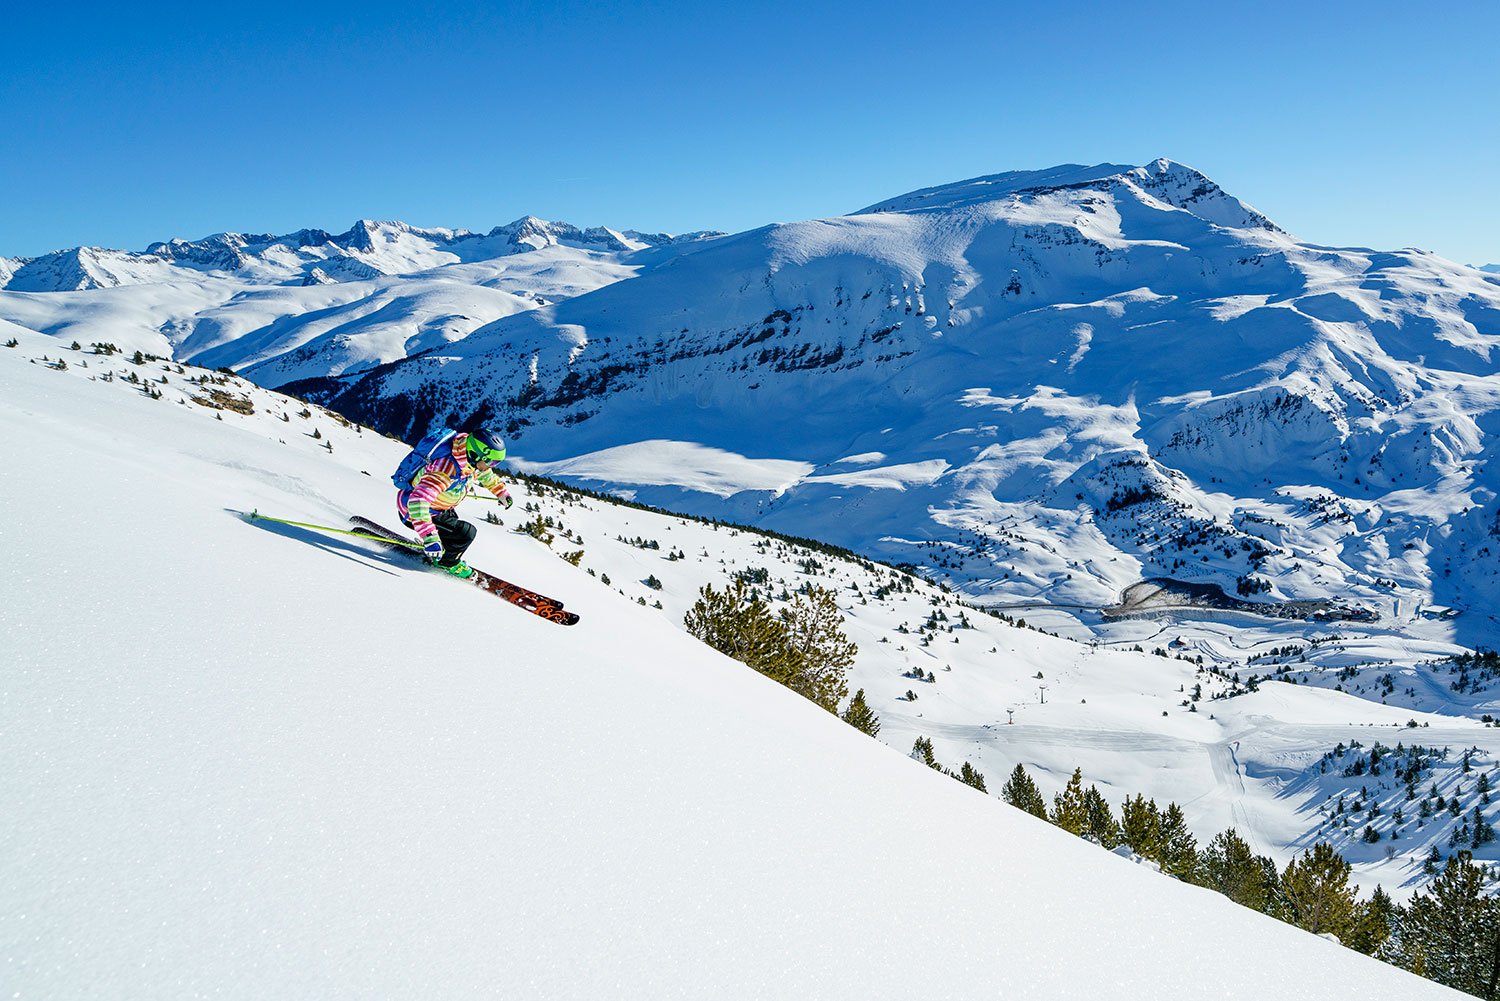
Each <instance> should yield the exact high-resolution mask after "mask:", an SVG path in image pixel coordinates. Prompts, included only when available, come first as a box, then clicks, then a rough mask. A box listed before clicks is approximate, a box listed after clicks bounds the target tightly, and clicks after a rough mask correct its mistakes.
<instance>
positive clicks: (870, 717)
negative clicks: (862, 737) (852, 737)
mask: <svg viewBox="0 0 1500 1001" xmlns="http://www.w3.org/2000/svg"><path fill="white" fill-rule="evenodd" d="M839 718H840V719H842V720H843V721H844V722H845V723H848V724H849V725H850V726H852V727H854V729H856V730H858V731H860V732H861V733H866V734H869V735H870V736H871V737H875V736H878V735H879V734H880V717H879V716H876V715H875V710H873V709H871V708H870V704H869V703H868V702H866V701H865V690H864V689H863V688H861V689H860V690H859V691H857V692H855V693H854V698H852V699H850V700H849V706H848V708H846V709H845V710H844V714H843V715H842V716H841V717H839Z"/></svg>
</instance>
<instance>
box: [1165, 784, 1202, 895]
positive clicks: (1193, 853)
mask: <svg viewBox="0 0 1500 1001" xmlns="http://www.w3.org/2000/svg"><path fill="white" fill-rule="evenodd" d="M1156 861H1157V863H1158V864H1160V865H1161V871H1162V872H1164V873H1166V874H1167V875H1168V876H1176V877H1177V878H1178V879H1182V880H1188V881H1192V880H1195V879H1196V877H1197V874H1198V868H1199V865H1200V859H1199V856H1198V839H1197V838H1195V837H1193V832H1192V831H1189V830H1188V826H1187V818H1186V817H1184V816H1183V814H1182V807H1180V806H1178V805H1177V804H1176V803H1168V804H1167V808H1166V809H1165V810H1163V811H1162V812H1161V855H1160V857H1158V858H1157V859H1156Z"/></svg>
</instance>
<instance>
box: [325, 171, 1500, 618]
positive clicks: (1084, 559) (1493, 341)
mask: <svg viewBox="0 0 1500 1001" xmlns="http://www.w3.org/2000/svg"><path fill="white" fill-rule="evenodd" d="M1497 347H1500V277H1496V276H1490V275H1486V274H1484V273H1482V272H1480V271H1477V270H1475V269H1472V268H1468V267H1464V266H1461V265H1458V264H1455V263H1453V262H1450V261H1447V260H1444V259H1442V258H1439V257H1436V256H1434V255H1432V254H1428V253H1424V252H1422V251H1419V250H1402V251H1395V252H1381V251H1374V250H1366V249H1358V248H1333V247H1325V246H1319V245H1315V244H1310V243H1305V242H1301V241H1299V240H1298V239H1296V238H1294V237H1293V236H1291V235H1289V234H1287V233H1285V232H1284V231H1282V230H1281V229H1279V228H1278V227H1277V226H1275V225H1274V224H1273V223H1272V222H1271V221H1270V220H1268V219H1266V218H1265V217H1264V216H1263V215H1262V214H1260V213H1259V212H1257V211H1255V210H1254V209H1252V208H1250V207H1249V206H1247V205H1246V204H1245V203H1243V202H1242V201H1240V200H1239V199H1237V198H1235V197H1233V196H1232V195H1230V194H1228V193H1227V192H1225V191H1223V190H1222V189H1221V188H1220V187H1219V186H1218V185H1216V184H1215V183H1214V182H1213V181H1212V180H1210V179H1209V178H1207V177H1205V176H1204V175H1203V174H1201V173H1200V172H1198V171H1196V170H1193V169H1191V168H1189V167H1186V166H1184V165H1182V164H1178V163H1174V162H1172V161H1169V160H1158V161H1156V162H1154V163H1151V164H1148V165H1146V166H1144V167H1128V166H1120V165H1114V164H1103V165H1099V166H1096V167H1078V166H1068V167H1060V168H1055V169H1052V170H1048V171H1038V172H1017V173H1010V174H1002V175H996V176H994V177H985V178H978V179H974V180H970V181H965V182H961V183H957V184H950V185H944V186H941V187H935V188H930V189H925V190H923V191H917V192H913V193H911V194H909V195H904V196H901V197H898V198H893V199H888V200H886V201H883V202H881V203H879V204H877V205H873V206H870V207H869V208H867V209H864V210H862V211H860V212H857V213H855V214H853V215H850V216H844V217H839V218H833V219H823V220H815V221H809V222H800V223H792V224H787V225H776V226H768V227H765V228H763V229H758V230H754V231H751V232H747V233H741V234H738V235H735V236H731V237H725V238H721V239H718V240H714V241H711V242H708V243H706V244H702V245H700V246H699V247H697V248H696V252H694V253H691V254H682V255H677V256H674V257H672V258H671V259H668V260H664V261H662V262H660V263H659V264H654V265H652V266H649V267H645V268H643V269H642V270H641V272H640V273H639V274H638V276H637V277H636V278H634V279H633V280H631V281H628V282H617V283H614V284H611V285H608V286H605V287H601V288H599V289H597V290H595V291H593V292H591V293H589V294H586V295H581V296H576V297H573V298H570V299H568V300H566V301H563V302H559V303H556V304H549V305H548V306H545V307H542V308H538V309H535V310H530V311H528V312H526V313H524V314H517V315H512V316H508V317H505V318H503V319H500V320H497V321H495V322H493V323H490V324H488V325H486V326H483V327H481V328H479V329H477V330H476V331H474V332H473V333H472V334H470V336H468V337H467V338H465V339H464V340H463V341H461V342H457V343H455V344H453V345H451V346H446V347H443V348H441V349H435V350H431V351H428V352H426V353H423V354H421V355H418V356H415V357H412V358H410V359H407V360H405V361H403V362H400V363H397V364H393V365H389V366H383V367H380V368H376V369H373V370H371V371H369V372H368V373H364V374H363V375H362V376H361V377H359V378H344V379H339V380H323V381H316V380H314V381H309V382H304V383H300V384H298V385H297V386H296V388H297V390H298V391H300V392H303V393H308V394H311V395H312V396H313V397H315V398H317V399H319V400H321V401H323V402H325V403H328V404H330V405H333V406H335V407H336V408H338V409H341V410H343V411H345V412H348V413H351V414H353V415H357V416H358V417H359V418H360V419H363V420H367V421H370V422H372V423H375V424H377V425H378V426H380V427H381V428H382V429H383V430H386V431H389V432H391V433H395V434H397V435H402V436H411V435H415V434H418V433H420V432H422V431H423V430H425V429H426V428H427V427H429V426H430V425H433V424H439V423H444V422H455V423H462V422H465V421H469V420H482V421H488V422H491V423H498V424H500V425H502V426H505V427H507V428H508V429H509V433H510V435H511V437H512V439H513V444H514V449H513V451H514V452H515V453H516V454H518V455H519V456H521V457H523V459H524V460H525V461H526V462H527V463H529V464H530V465H529V467H528V468H531V469H533V470H535V471H538V472H547V473H550V474H553V475H557V476H561V477H564V478H567V479H570V480H573V481H576V482H580V483H592V484H594V485H596V486H602V487H604V488H607V489H611V490H616V491H621V492H625V493H628V494H629V495H631V496H635V497H637V498H639V499H642V500H647V501H650V502H653V503H658V504H661V505H663V506H667V507H672V508H675V509H680V510H689V511H695V512H699V513H703V514H718V515H727V516H730V517H733V518H736V519H739V520H742V521H752V522H754V523H755V524H759V525H765V526H768V527H772V528H777V529H781V530H784V531H789V532H793V533H795V534H799V535H808V536H813V537H818V538H825V539H828V540H830V541H835V542H839V543H841V544H845V545H849V546H851V547H853V548H856V549H859V550H861V551H863V552H867V553H870V554H872V555H877V556H880V557H882V558H886V559H889V560H892V561H895V562H903V563H911V564H914V565H916V566H918V567H920V568H922V569H923V570H924V571H925V572H927V573H930V574H935V575H938V576H940V577H944V578H946V579H948V580H950V581H951V582H952V583H953V585H954V586H956V587H958V588H960V589H961V590H962V591H963V592H964V593H966V594H968V595H971V596H973V597H974V598H976V599H977V600H981V601H985V602H989V603H996V604H1001V603H1016V602H1030V603H1038V604H1044V605H1049V606H1053V607H1056V608H1074V609H1077V610H1079V611H1078V613H1077V616H1075V617H1081V618H1082V619H1083V620H1085V621H1086V622H1087V623H1089V624H1090V625H1091V627H1097V626H1099V624H1100V623H1101V622H1102V621H1103V619H1102V615H1101V613H1100V610H1101V609H1104V608H1108V607H1112V606H1114V605H1115V604H1116V603H1117V602H1118V601H1119V600H1120V597H1121V594H1122V592H1123V591H1124V590H1125V589H1126V588H1128V587H1130V586H1131V585H1133V584H1136V583H1138V582H1140V581H1142V580H1143V579H1152V578H1171V579H1175V580H1180V581H1185V582H1187V583H1189V584H1206V585H1214V586H1218V587H1220V588H1222V589H1223V590H1225V591H1227V592H1228V593H1229V594H1230V595H1235V594H1236V592H1239V594H1240V595H1241V596H1243V597H1244V598H1245V599H1249V600H1255V601H1259V602H1262V603H1267V604H1274V608H1270V609H1269V610H1270V611H1272V612H1273V613H1274V614H1282V615H1295V616H1298V617H1301V618H1303V619H1307V618H1308V617H1309V616H1313V615H1316V616H1318V617H1320V618H1322V619H1328V618H1333V619H1339V620H1342V621H1345V622H1353V623H1361V622H1368V621H1370V620H1375V621H1377V622H1379V623H1380V624H1381V625H1380V626H1379V627H1378V628H1380V629H1384V630H1387V631H1389V630H1392V629H1394V630H1397V631H1405V632H1411V633H1415V634H1416V635H1422V636H1426V637H1428V638H1432V639H1449V640H1451V639H1454V638H1457V639H1459V640H1460V641H1462V642H1466V643H1470V644H1475V643H1486V644H1490V645H1494V644H1495V643H1496V642H1497V639H1500V636H1497V632H1500V621H1497V620H1496V619H1495V618H1494V617H1493V610H1494V609H1495V607H1496V604H1497V601H1500V580H1497V576H1496V572H1497V562H1496V560H1495V552H1496V551H1497V547H1500V506H1497V503H1496V499H1497V495H1500V482H1497V476H1500V467H1497V466H1496V464H1495V463H1493V462H1492V461H1491V458H1492V456H1493V455H1494V450H1495V441H1496V438H1495V435H1496V434H1497V433H1500V374H1497V372H1500V370H1497V356H1496V354H1495V351H1496V348H1497ZM663 441H667V442H675V443H676V444H675V445H672V446H671V447H670V448H668V447H664V446H663V445H661V442H663ZM1236 600H1239V599H1236ZM1299 602H1300V603H1310V604H1298V603H1299ZM1263 607H1264V606H1263ZM1439 613H1442V614H1439Z"/></svg>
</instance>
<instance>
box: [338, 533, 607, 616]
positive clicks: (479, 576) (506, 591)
mask: <svg viewBox="0 0 1500 1001" xmlns="http://www.w3.org/2000/svg"><path fill="white" fill-rule="evenodd" d="M349 523H350V524H351V525H358V526H359V527H360V528H362V529H364V530H365V531H366V532H368V533H370V534H371V535H379V536H381V537H382V538H383V539H384V540H386V544H387V546H388V547H389V548H391V549H395V550H398V551H400V552H403V553H406V554H408V555H412V556H418V557H420V555H421V554H420V553H416V552H414V551H413V550H412V549H411V548H410V547H411V540H410V539H407V538H404V537H403V536H401V535H398V534H397V533H395V532H393V531H391V530H390V529H389V528H386V527H385V526H384V525H378V524H376V523H375V522H373V521H371V520H370V519H369V518H362V517H360V516H359V515H355V516H354V517H352V518H350V519H349ZM470 569H474V568H472V567H471V568H470ZM454 579H455V580H464V581H465V582H466V583H469V584H473V585H474V586H475V587H477V588H479V589H480V590H481V591H488V592H489V593H490V594H493V595H494V596H495V597H497V598H501V599H503V600H505V601H508V602H510V603H511V604H512V605H515V606H516V607H517V608H519V609H522V610H523V611H527V612H530V613H531V614H532V615H535V616H537V617H539V618H543V619H546V620H547V621H548V622H556V623H557V624H558V625H560V626H571V625H575V624H577V622H578V613H577V612H566V611H563V604H562V602H560V601H558V600H557V599H555V598H549V597H547V596H546V595H545V594H537V593H536V592H535V591H530V590H527V589H526V588H524V587H521V586H520V585H518V584H512V583H511V582H510V581H508V580H505V579H503V578H501V577H496V576H495V575H493V574H488V573H485V572H484V571H483V570H478V569H474V575H473V576H472V577H468V578H458V577H456V578H454Z"/></svg>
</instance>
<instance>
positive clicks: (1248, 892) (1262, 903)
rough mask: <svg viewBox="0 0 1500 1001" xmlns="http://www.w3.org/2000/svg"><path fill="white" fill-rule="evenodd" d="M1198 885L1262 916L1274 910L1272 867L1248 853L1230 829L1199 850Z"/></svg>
mask: <svg viewBox="0 0 1500 1001" xmlns="http://www.w3.org/2000/svg"><path fill="white" fill-rule="evenodd" d="M1200 878H1201V882H1202V885H1204V886H1206V887H1208V888H1209V889H1211V890H1218V891H1219V892H1220V893H1222V894H1224V896H1226V897H1228V898H1229V899H1230V900H1233V901H1234V902H1235V903H1237V904H1239V905H1241V906H1243V907H1248V908H1250V909H1251V910H1252V911H1260V912H1262V913H1265V914H1269V913H1272V912H1273V911H1274V910H1275V909H1276V905H1277V895H1278V890H1279V887H1278V886H1277V883H1278V882H1279V880H1278V879H1277V876H1276V866H1275V864H1274V863H1272V862H1271V861H1270V859H1263V858H1262V857H1261V856H1258V855H1256V854H1255V853H1254V852H1252V851H1251V850H1250V846H1249V845H1248V844H1246V843H1245V839H1244V838H1242V837H1240V836H1239V833H1238V832H1237V831H1235V829H1234V828H1232V827H1231V828H1230V829H1229V830H1227V831H1224V832H1223V833H1221V834H1219V835H1218V836H1217V837H1215V838H1214V839H1213V840H1212V841H1210V842H1209V843H1208V847H1207V848H1205V849H1204V850H1203V864H1202V869H1201V877H1200Z"/></svg>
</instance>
